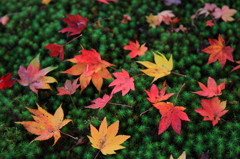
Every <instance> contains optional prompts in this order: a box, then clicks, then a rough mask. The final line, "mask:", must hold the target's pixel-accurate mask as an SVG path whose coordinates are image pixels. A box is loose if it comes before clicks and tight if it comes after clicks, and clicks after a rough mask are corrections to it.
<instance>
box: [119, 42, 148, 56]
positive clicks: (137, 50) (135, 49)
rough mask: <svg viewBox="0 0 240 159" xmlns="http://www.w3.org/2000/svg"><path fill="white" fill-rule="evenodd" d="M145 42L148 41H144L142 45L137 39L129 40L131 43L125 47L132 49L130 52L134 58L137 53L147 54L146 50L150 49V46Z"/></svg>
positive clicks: (140, 54)
mask: <svg viewBox="0 0 240 159" xmlns="http://www.w3.org/2000/svg"><path fill="white" fill-rule="evenodd" d="M145 44H146V43H144V44H142V45H141V46H140V44H139V42H138V41H137V40H136V43H134V42H132V41H129V45H126V46H124V48H123V49H125V50H131V52H130V53H129V54H128V55H129V56H130V57H131V58H134V57H136V56H137V55H139V56H143V55H144V54H145V52H146V51H147V50H148V48H147V47H146V46H145Z"/></svg>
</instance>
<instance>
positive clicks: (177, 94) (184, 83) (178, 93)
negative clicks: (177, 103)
mask: <svg viewBox="0 0 240 159" xmlns="http://www.w3.org/2000/svg"><path fill="white" fill-rule="evenodd" d="M184 86H185V83H183V85H182V86H181V88H180V89H179V91H178V93H177V96H176V99H177V98H178V95H179V93H180V91H181V90H182V88H183V87H184Z"/></svg>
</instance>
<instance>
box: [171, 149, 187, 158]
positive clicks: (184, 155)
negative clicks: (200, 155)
mask: <svg viewBox="0 0 240 159" xmlns="http://www.w3.org/2000/svg"><path fill="white" fill-rule="evenodd" d="M186 158H187V156H186V152H185V151H183V153H182V154H181V155H180V156H179V157H178V159H186ZM170 159H173V156H172V155H171V156H170Z"/></svg>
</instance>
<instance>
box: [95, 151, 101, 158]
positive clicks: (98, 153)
mask: <svg viewBox="0 0 240 159" xmlns="http://www.w3.org/2000/svg"><path fill="white" fill-rule="evenodd" d="M99 152H100V150H99V151H98V153H97V154H96V156H95V157H94V159H96V158H97V156H98V154H99Z"/></svg>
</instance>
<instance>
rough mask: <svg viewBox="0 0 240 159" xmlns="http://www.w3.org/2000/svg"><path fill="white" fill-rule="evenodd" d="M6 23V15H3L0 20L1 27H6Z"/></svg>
mask: <svg viewBox="0 0 240 159" xmlns="http://www.w3.org/2000/svg"><path fill="white" fill-rule="evenodd" d="M8 21H9V17H8V15H5V16H3V17H1V18H0V24H2V25H6V24H7V22H8Z"/></svg>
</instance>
